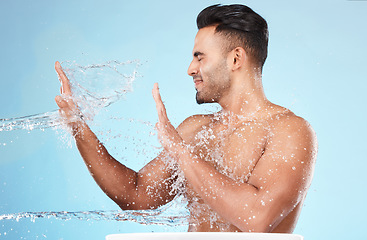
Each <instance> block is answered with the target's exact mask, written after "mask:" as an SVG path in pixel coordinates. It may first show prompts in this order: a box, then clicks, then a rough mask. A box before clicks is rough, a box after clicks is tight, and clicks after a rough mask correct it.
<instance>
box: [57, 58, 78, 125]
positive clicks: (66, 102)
mask: <svg viewBox="0 0 367 240" xmlns="http://www.w3.org/2000/svg"><path fill="white" fill-rule="evenodd" d="M55 70H56V72H57V74H58V76H59V80H60V83H61V88H60V93H61V95H58V96H56V97H55V101H56V104H57V105H58V106H59V108H60V110H59V113H60V115H61V116H62V117H64V118H65V120H66V122H67V123H68V125H69V126H70V127H71V128H72V130H73V131H75V130H77V127H78V126H79V125H80V123H82V122H83V121H82V114H81V112H80V110H79V108H78V105H77V104H76V103H75V102H74V101H73V99H72V92H71V87H70V81H69V79H68V78H67V76H66V74H65V72H64V71H63V70H62V68H61V65H60V63H59V62H58V61H56V63H55Z"/></svg>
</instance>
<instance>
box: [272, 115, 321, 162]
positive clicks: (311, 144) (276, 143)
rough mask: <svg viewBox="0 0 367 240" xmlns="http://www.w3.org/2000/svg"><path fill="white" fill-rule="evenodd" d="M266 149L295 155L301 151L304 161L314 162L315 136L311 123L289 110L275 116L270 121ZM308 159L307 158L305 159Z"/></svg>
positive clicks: (315, 150) (315, 152)
mask: <svg viewBox="0 0 367 240" xmlns="http://www.w3.org/2000/svg"><path fill="white" fill-rule="evenodd" d="M269 125H270V129H269V130H270V135H269V139H268V144H267V147H268V149H267V150H270V152H273V153H279V154H285V153H286V152H289V153H290V154H291V155H295V154H296V152H298V151H301V153H302V158H303V159H304V160H305V162H307V161H309V163H310V164H311V165H313V164H314V161H315V160H316V154H317V148H318V146H317V145H318V144H317V138H316V133H315V131H314V130H313V128H312V126H311V124H310V123H309V122H308V121H306V120H305V119H304V118H302V117H300V116H297V115H296V114H294V113H293V112H291V111H287V112H286V113H284V114H280V115H278V116H275V117H274V118H272V120H271V121H270V124H269ZM307 159H308V160H307Z"/></svg>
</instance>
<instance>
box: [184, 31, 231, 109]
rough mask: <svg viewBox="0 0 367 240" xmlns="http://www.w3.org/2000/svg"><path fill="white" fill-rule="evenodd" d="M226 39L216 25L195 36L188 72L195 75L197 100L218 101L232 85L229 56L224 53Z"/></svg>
mask: <svg viewBox="0 0 367 240" xmlns="http://www.w3.org/2000/svg"><path fill="white" fill-rule="evenodd" d="M223 44H224V40H223V39H222V37H221V36H220V35H219V34H216V33H215V27H214V26H212V27H205V28H202V29H200V30H199V31H198V33H197V35H196V37H195V45H194V50H193V60H192V62H191V64H190V66H189V69H188V74H189V75H190V76H192V77H193V79H194V83H195V88H196V91H197V93H196V101H197V103H198V104H201V103H212V102H218V101H219V99H220V98H221V97H222V96H223V95H224V94H225V93H226V91H228V89H229V87H230V71H229V70H228V64H227V61H228V59H227V56H225V55H224V54H223V49H224V47H223Z"/></svg>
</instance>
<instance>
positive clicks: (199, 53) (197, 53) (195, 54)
mask: <svg viewBox="0 0 367 240" xmlns="http://www.w3.org/2000/svg"><path fill="white" fill-rule="evenodd" d="M193 55H194V57H198V56H201V55H204V53H202V52H198V51H196V52H194V54H193Z"/></svg>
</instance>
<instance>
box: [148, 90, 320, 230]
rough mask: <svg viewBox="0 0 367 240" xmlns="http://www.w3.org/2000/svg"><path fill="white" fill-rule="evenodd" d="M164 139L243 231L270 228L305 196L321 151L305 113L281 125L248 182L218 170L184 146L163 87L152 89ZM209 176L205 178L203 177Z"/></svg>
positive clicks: (212, 202) (204, 193) (198, 187)
mask: <svg viewBox="0 0 367 240" xmlns="http://www.w3.org/2000/svg"><path fill="white" fill-rule="evenodd" d="M153 96H155V97H154V98H155V100H156V104H157V111H158V116H159V124H158V125H157V127H158V132H159V135H160V139H161V143H162V145H163V146H164V148H165V149H167V151H170V152H171V154H173V155H175V158H176V159H177V161H178V164H179V165H180V168H181V169H182V170H183V171H184V175H185V177H186V179H187V181H188V182H189V183H190V184H191V186H192V187H193V188H194V190H195V191H196V192H197V193H198V194H199V195H200V197H201V198H202V199H203V200H204V202H205V203H206V204H208V205H209V206H210V207H211V208H212V209H213V210H214V211H216V212H217V213H218V214H219V215H221V216H222V217H223V218H225V219H227V221H229V222H230V223H232V224H234V225H235V226H237V227H238V228H239V229H241V230H242V231H255V232H270V231H271V230H272V229H274V228H275V227H276V226H277V225H278V224H279V223H280V222H281V221H282V220H283V219H284V218H285V217H286V216H287V215H288V214H289V213H290V212H291V211H292V210H293V209H294V208H295V206H297V204H298V203H299V202H301V201H302V199H303V198H304V197H305V194H306V191H307V190H308V188H309V186H310V183H311V180H312V175H313V167H314V162H315V157H316V148H317V146H316V145H317V143H316V137H315V135H314V132H313V130H312V129H311V127H310V126H309V124H307V122H306V121H304V120H303V119H301V118H298V117H295V116H294V117H292V119H291V120H289V121H284V122H283V123H282V124H280V125H278V126H274V132H273V135H272V136H271V139H269V141H268V144H267V146H266V150H265V152H264V154H263V156H262V157H261V158H260V159H259V161H258V163H257V165H256V166H255V168H254V170H253V172H252V175H251V176H250V178H249V180H248V182H247V183H239V182H236V181H234V180H233V179H231V178H229V177H227V176H225V175H223V174H221V173H219V172H218V171H217V170H216V169H215V168H214V167H213V166H212V165H210V164H208V163H207V162H206V161H204V160H202V159H200V158H199V157H198V156H195V155H194V154H192V152H191V151H190V150H189V149H188V148H187V147H186V146H185V143H184V141H183V140H182V138H181V137H180V135H179V134H178V133H177V132H175V130H174V128H173V126H172V125H171V124H170V123H169V121H168V118H167V115H166V113H165V108H164V105H163V102H162V101H161V98H160V95H159V91H158V87H157V86H155V89H154V90H153ZM204 179H205V181H203V180H204Z"/></svg>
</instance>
